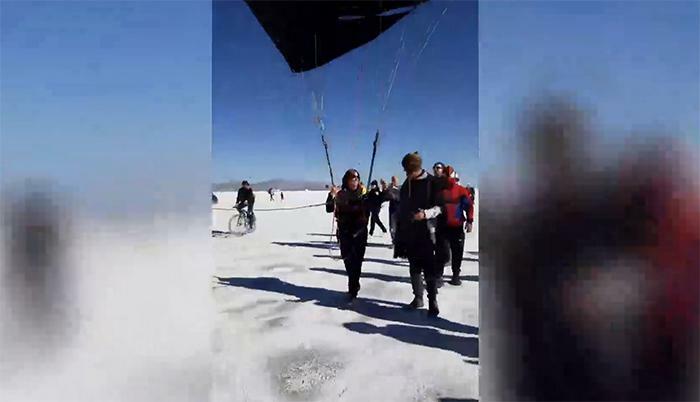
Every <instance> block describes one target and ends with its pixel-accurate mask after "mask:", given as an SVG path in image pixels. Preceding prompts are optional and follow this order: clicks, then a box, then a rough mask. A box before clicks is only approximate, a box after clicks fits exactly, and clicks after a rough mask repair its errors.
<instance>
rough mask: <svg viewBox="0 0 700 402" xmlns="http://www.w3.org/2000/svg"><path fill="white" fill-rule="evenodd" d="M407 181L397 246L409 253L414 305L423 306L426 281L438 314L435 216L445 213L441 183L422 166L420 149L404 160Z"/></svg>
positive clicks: (432, 308) (433, 310)
mask: <svg viewBox="0 0 700 402" xmlns="http://www.w3.org/2000/svg"><path fill="white" fill-rule="evenodd" d="M401 165H402V166H403V168H404V171H405V172H406V176H407V178H406V181H405V182H404V184H403V185H402V186H401V191H400V203H399V212H398V227H397V247H398V248H400V249H401V250H402V251H403V252H402V253H401V254H405V255H406V256H407V257H408V262H409V265H410V273H411V285H412V287H413V295H414V296H415V297H414V299H413V301H412V302H411V303H410V304H409V305H408V307H409V308H411V309H418V308H421V307H423V281H422V280H421V273H423V275H424V276H425V282H426V286H427V292H428V315H430V316H433V317H435V316H437V315H438V314H440V310H439V308H438V304H437V269H436V264H435V225H436V222H435V218H437V216H438V215H440V214H441V213H442V209H441V207H440V206H439V205H438V203H439V196H438V195H439V191H440V188H439V185H438V183H437V182H436V180H435V178H434V177H433V176H431V175H430V174H428V173H427V172H426V171H425V170H424V169H423V167H422V159H421V157H420V155H418V153H417V152H414V153H411V154H407V155H406V156H405V157H404V158H403V160H402V161H401Z"/></svg>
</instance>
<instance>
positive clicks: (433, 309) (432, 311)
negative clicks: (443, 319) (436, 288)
mask: <svg viewBox="0 0 700 402" xmlns="http://www.w3.org/2000/svg"><path fill="white" fill-rule="evenodd" d="M439 314H440V308H438V303H437V299H430V300H428V316H429V317H437V316H438V315H439Z"/></svg>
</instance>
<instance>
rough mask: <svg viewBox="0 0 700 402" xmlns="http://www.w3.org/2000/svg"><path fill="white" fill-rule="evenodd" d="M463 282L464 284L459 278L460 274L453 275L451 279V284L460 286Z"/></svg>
mask: <svg viewBox="0 0 700 402" xmlns="http://www.w3.org/2000/svg"><path fill="white" fill-rule="evenodd" d="M461 284H462V280H461V279H459V275H452V279H451V280H450V285H453V286H459V285H461Z"/></svg>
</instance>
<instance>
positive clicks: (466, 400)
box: [438, 398, 479, 402]
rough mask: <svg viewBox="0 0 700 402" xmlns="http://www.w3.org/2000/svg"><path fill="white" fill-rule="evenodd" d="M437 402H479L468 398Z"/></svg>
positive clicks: (441, 399) (444, 399)
mask: <svg viewBox="0 0 700 402" xmlns="http://www.w3.org/2000/svg"><path fill="white" fill-rule="evenodd" d="M438 402H479V400H478V399H470V398H439V399H438Z"/></svg>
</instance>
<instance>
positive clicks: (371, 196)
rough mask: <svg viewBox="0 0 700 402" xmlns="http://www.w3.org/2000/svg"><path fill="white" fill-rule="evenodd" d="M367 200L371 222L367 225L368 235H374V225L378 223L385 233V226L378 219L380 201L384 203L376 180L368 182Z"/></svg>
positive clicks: (380, 206) (380, 208) (380, 207)
mask: <svg viewBox="0 0 700 402" xmlns="http://www.w3.org/2000/svg"><path fill="white" fill-rule="evenodd" d="M367 202H368V204H369V208H370V216H371V223H370V227H369V235H370V236H374V225H378V226H379V229H381V230H382V232H384V233H386V232H387V230H386V227H385V226H384V224H383V223H382V221H381V219H379V213H380V212H381V210H382V203H384V197H383V196H382V193H381V191H380V190H379V185H378V184H377V181H376V180H372V183H370V188H369V192H368V193H367Z"/></svg>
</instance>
